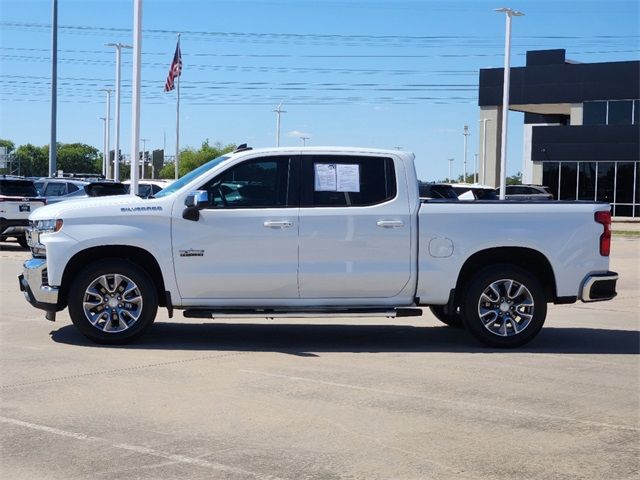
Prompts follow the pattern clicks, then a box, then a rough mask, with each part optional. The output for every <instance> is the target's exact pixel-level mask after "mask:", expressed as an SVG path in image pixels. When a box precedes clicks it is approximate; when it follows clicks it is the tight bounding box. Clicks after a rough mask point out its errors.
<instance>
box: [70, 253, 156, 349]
mask: <svg viewBox="0 0 640 480" xmlns="http://www.w3.org/2000/svg"><path fill="white" fill-rule="evenodd" d="M115 275H118V276H120V277H124V280H122V278H121V279H120V280H121V281H120V283H119V285H115V278H116V277H115ZM101 278H105V279H106V281H107V287H108V288H109V290H105V289H104V287H103V286H102V284H103V283H104V280H100V279H101ZM95 282H98V283H97V286H96V288H94V289H92V290H93V291H94V292H95V291H100V290H102V291H104V292H105V293H104V294H103V295H104V299H103V300H106V299H108V300H110V301H111V302H114V303H115V304H117V303H118V301H121V302H122V303H121V304H118V305H115V304H110V303H106V302H105V303H102V302H103V300H99V299H100V297H102V296H103V295H99V296H98V295H95V294H89V293H87V290H88V289H89V287H91V286H92V285H93V284H95ZM133 286H135V287H136V288H135V289H134V290H133V291H132V292H131V293H129V294H128V296H125V295H122V297H119V296H118V295H117V294H118V293H119V292H120V291H119V288H120V287H122V292H120V293H126V292H127V290H128V288H132V287H133ZM111 289H112V290H111ZM109 291H112V292H113V294H111V293H109ZM85 298H86V299H87V300H88V301H89V300H90V301H92V302H93V301H99V302H100V304H99V305H98V304H97V307H96V308H99V307H100V306H102V307H103V308H102V310H94V311H95V312H96V313H95V315H96V316H97V317H100V318H99V319H98V320H96V321H95V326H94V325H93V324H92V323H91V321H90V320H89V315H92V314H93V313H92V312H91V311H90V312H89V313H85V309H84V301H85ZM118 298H122V299H121V300H118ZM68 300H69V315H70V317H71V321H72V322H73V324H74V325H75V326H76V328H77V329H78V330H80V332H81V333H82V334H83V335H84V336H85V337H87V338H89V339H90V340H92V341H94V342H96V343H101V344H106V345H120V344H125V343H129V342H131V341H133V340H134V339H136V338H138V337H139V336H140V335H142V334H143V333H144V332H145V330H146V329H147V328H149V327H150V326H151V324H152V323H153V321H154V320H155V317H156V313H157V311H158V294H157V292H156V288H155V285H154V284H153V282H152V280H151V279H150V277H149V275H148V274H147V273H146V272H145V271H144V270H143V269H141V268H140V267H139V266H137V265H136V264H134V263H131V262H129V261H127V260H123V259H119V258H110V259H104V260H99V261H97V262H94V263H91V264H90V265H88V266H87V267H85V268H84V269H83V270H82V271H80V273H78V275H77V276H76V278H75V280H74V281H73V283H72V284H71V288H70V289H69V296H68ZM136 302H138V303H136ZM129 306H131V308H129ZM116 307H123V308H116ZM107 310H109V311H110V313H107ZM116 310H117V312H118V313H115V312H116ZM131 313H132V314H133V315H131ZM105 315H107V320H105V319H104V318H103V317H104V316H105ZM109 315H113V316H114V317H113V318H114V320H113V321H112V320H111V318H110V317H109ZM134 316H135V319H134ZM94 318H95V317H94ZM116 319H117V320H116ZM123 319H124V320H123ZM118 329H120V330H118ZM106 330H111V331H106Z"/></svg>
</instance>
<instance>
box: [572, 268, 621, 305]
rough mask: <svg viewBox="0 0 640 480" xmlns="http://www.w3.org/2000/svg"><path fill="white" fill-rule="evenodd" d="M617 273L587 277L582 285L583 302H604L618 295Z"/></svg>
mask: <svg viewBox="0 0 640 480" xmlns="http://www.w3.org/2000/svg"><path fill="white" fill-rule="evenodd" d="M617 281H618V274H617V273H616V272H607V273H598V274H592V275H587V278H585V279H584V282H583V283H582V292H581V299H582V301H583V302H602V301H604V300H611V299H612V298H614V297H615V296H616V295H617V292H616V282H617Z"/></svg>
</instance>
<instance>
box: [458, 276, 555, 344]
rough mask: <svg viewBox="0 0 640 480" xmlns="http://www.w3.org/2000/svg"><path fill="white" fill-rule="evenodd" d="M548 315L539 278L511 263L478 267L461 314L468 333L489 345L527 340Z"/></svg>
mask: <svg viewBox="0 0 640 480" xmlns="http://www.w3.org/2000/svg"><path fill="white" fill-rule="evenodd" d="M546 316H547V301H546V296H545V294H544V290H543V289H542V286H541V285H540V282H539V281H538V279H537V278H536V277H535V276H533V275H531V274H530V273H528V272H527V271H525V270H522V269H521V268H518V267H515V266H512V265H496V266H493V267H487V268H485V269H483V270H481V271H479V272H478V273H477V274H476V275H475V276H474V277H473V279H472V280H471V282H470V283H469V285H468V287H467V291H466V295H465V298H464V302H463V306H462V318H463V321H464V323H465V325H466V327H467V329H468V330H469V331H470V332H471V334H472V335H473V336H474V337H475V338H476V339H478V340H479V341H481V342H482V343H484V344H486V345H489V346H491V347H498V348H515V347H519V346H521V345H524V344H525V343H528V342H530V341H531V340H532V339H533V338H534V337H535V336H536V335H537V334H538V332H539V331H540V329H541V328H542V325H543V324H544V321H545V318H546Z"/></svg>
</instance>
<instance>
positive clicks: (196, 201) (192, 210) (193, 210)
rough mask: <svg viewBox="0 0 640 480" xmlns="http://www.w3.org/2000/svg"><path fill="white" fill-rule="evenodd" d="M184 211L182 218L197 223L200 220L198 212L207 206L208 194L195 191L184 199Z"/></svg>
mask: <svg viewBox="0 0 640 480" xmlns="http://www.w3.org/2000/svg"><path fill="white" fill-rule="evenodd" d="M184 205H185V207H186V208H185V209H184V211H183V212H182V218H184V219H185V220H193V221H194V222H197V221H198V220H199V219H200V212H199V211H200V210H202V209H203V208H204V207H206V206H207V205H209V194H208V193H207V191H206V190H196V191H195V192H191V193H190V194H189V195H187V198H185V199H184Z"/></svg>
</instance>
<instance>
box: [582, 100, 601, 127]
mask: <svg viewBox="0 0 640 480" xmlns="http://www.w3.org/2000/svg"><path fill="white" fill-rule="evenodd" d="M606 123H607V102H606V101H602V102H584V104H583V108H582V124H583V125H604V124H606Z"/></svg>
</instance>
